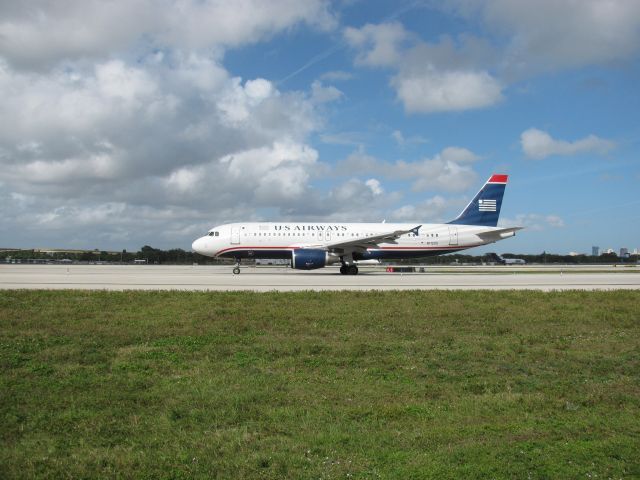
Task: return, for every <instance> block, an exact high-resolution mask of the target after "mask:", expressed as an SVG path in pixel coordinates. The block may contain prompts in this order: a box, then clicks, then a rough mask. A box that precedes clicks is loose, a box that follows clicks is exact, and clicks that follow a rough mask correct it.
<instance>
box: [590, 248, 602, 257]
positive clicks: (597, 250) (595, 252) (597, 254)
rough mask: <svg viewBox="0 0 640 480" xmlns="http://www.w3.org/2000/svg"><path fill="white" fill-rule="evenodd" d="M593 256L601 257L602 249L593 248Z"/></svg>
mask: <svg viewBox="0 0 640 480" xmlns="http://www.w3.org/2000/svg"><path fill="white" fill-rule="evenodd" d="M591 255H592V256H593V257H597V256H599V255H600V247H591Z"/></svg>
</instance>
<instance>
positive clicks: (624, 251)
mask: <svg viewBox="0 0 640 480" xmlns="http://www.w3.org/2000/svg"><path fill="white" fill-rule="evenodd" d="M627 255H629V249H628V248H627V247H622V248H621V249H620V257H621V258H624V257H626V256H627Z"/></svg>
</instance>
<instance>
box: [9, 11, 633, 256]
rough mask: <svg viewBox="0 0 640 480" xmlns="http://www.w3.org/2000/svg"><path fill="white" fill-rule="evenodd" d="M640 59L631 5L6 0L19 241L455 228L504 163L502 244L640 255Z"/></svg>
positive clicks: (12, 237) (527, 249)
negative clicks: (395, 225)
mask: <svg viewBox="0 0 640 480" xmlns="http://www.w3.org/2000/svg"><path fill="white" fill-rule="evenodd" d="M639 54H640V4H638V3H637V2H627V1H624V0H620V1H614V0H612V1H609V2H601V1H597V0H584V1H574V0H565V1H559V0H556V1H551V0H542V1H539V2H530V1H524V0H523V1H519V0H486V1H477V2H468V1H465V0H451V1H444V2H435V1H428V0H425V1H406V2H389V1H367V2H365V1H342V2H340V1H336V2H328V1H323V0H309V1H306V2H304V1H297V0H296V1H294V0H280V1H273V2H260V1H257V0H241V1H235V2H222V1H215V0H210V1H195V0H194V1H189V0H182V1H178V0H175V1H174V0H170V1H167V2H164V3H163V8H162V9H159V8H157V4H156V3H154V2H152V1H151V0H132V1H127V2H100V1H98V0H87V1H79V0H77V1H71V0H70V1H68V2H58V3H56V4H55V5H54V4H51V3H50V2H45V1H34V2H26V4H24V5H23V4H3V5H1V6H0V88H1V89H2V91H3V93H4V94H3V96H2V98H0V119H1V120H0V121H1V122H2V124H3V125H2V129H0V130H1V132H0V163H1V164H2V165H1V167H2V168H1V169H0V221H1V224H2V225H3V227H2V235H1V237H0V246H21V247H44V246H49V247H74V248H100V249H121V248H127V249H129V250H135V249H138V248H140V247H141V246H142V245H145V244H149V245H153V246H156V247H162V248H170V247H182V248H188V247H189V245H190V243H191V241H192V240H193V238H195V237H196V236H198V235H200V234H201V233H202V232H204V231H206V230H207V229H208V228H209V227H211V226H213V225H216V224H219V223H224V222H231V221H242V220H247V221H252V220H316V221H321V220H327V221H382V220H383V219H384V220H386V221H387V222H391V221H403V222H441V221H447V220H450V219H452V218H453V217H454V216H455V215H456V214H457V213H458V212H459V211H460V210H461V209H462V208H463V207H464V205H465V204H466V202H467V201H468V200H469V199H470V198H471V197H472V196H473V195H474V193H475V192H476V191H477V189H478V188H479V187H480V186H481V185H482V183H483V182H484V181H485V180H486V178H488V177H489V176H490V175H491V174H492V173H494V172H495V173H508V174H509V175H510V180H509V185H508V187H507V192H506V198H505V202H504V204H503V211H502V215H501V217H502V223H503V224H505V225H521V226H525V227H527V228H526V229H525V230H524V231H523V232H521V233H520V234H519V235H518V236H517V237H516V238H514V239H509V240H507V241H504V242H501V243H499V244H497V245H495V246H491V247H490V248H488V250H498V251H499V252H519V253H536V252H541V251H543V250H546V251H548V252H558V253H568V252H571V251H576V252H584V253H587V252H590V249H591V246H592V245H599V246H600V247H601V248H609V247H611V248H614V249H616V251H617V250H618V249H619V248H620V247H628V248H630V250H633V249H634V248H640V227H639V226H638V225H640V215H639V214H638V211H639V209H640V197H639V195H638V192H639V191H640V189H639V188H638V184H639V182H640V158H638V155H637V152H638V149H639V147H640V145H639V142H640V122H638V120H637V119H638V113H637V112H638V111H640V95H639V93H640V92H639V90H638V85H639V84H640V63H639V61H638V60H639ZM475 251H476V252H478V253H480V252H481V251H482V250H475Z"/></svg>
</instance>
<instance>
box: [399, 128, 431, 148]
mask: <svg viewBox="0 0 640 480" xmlns="http://www.w3.org/2000/svg"><path fill="white" fill-rule="evenodd" d="M391 137H392V138H393V139H394V140H395V141H396V143H397V144H398V145H399V146H401V147H404V146H407V145H418V144H421V143H427V142H428V140H427V139H426V138H424V137H422V136H420V135H412V136H410V137H405V135H404V134H403V133H402V132H401V131H400V130H394V131H393V132H391Z"/></svg>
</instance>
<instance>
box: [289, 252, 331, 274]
mask: <svg viewBox="0 0 640 480" xmlns="http://www.w3.org/2000/svg"><path fill="white" fill-rule="evenodd" d="M327 258H328V252H327V251H326V250H320V249H318V248H299V249H297V250H293V251H292V252H291V268H296V269H298V270H314V269H316V268H322V267H324V266H326V265H327Z"/></svg>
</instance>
